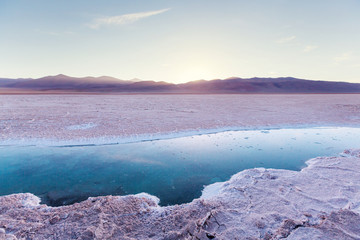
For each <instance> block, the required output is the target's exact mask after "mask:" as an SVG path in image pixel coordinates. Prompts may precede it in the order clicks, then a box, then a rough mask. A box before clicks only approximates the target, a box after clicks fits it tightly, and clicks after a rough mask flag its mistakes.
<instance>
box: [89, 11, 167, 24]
mask: <svg viewBox="0 0 360 240" xmlns="http://www.w3.org/2000/svg"><path fill="white" fill-rule="evenodd" d="M169 10H170V8H166V9H161V10H157V11H150V12H139V13H130V14H124V15H119V16H111V17H103V18H97V19H95V20H94V23H93V24H90V25H89V27H90V28H93V29H98V28H100V27H102V26H106V25H126V24H130V23H133V22H136V21H139V20H140V19H143V18H147V17H151V16H154V15H158V14H161V13H164V12H167V11H169Z"/></svg>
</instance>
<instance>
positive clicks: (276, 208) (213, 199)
mask: <svg viewBox="0 0 360 240" xmlns="http://www.w3.org/2000/svg"><path fill="white" fill-rule="evenodd" d="M307 164H308V166H307V167H306V168H304V169H302V170H301V171H300V172H296V171H288V170H276V169H263V168H259V169H250V170H245V171H242V172H240V173H238V174H236V175H234V176H233V177H232V178H231V179H230V180H229V181H227V182H223V183H215V184H212V185H209V186H207V187H206V188H205V189H204V191H203V195H202V197H201V198H200V199H195V200H194V201H192V202H191V203H188V204H182V205H175V206H168V207H160V206H159V205H158V201H159V200H158V199H157V198H156V197H153V196H150V195H148V194H145V193H142V194H137V195H129V196H122V197H120V196H105V197H94V198H89V199H88V200H86V201H83V202H81V203H76V204H73V205H70V206H62V207H48V206H46V205H41V204H40V199H39V198H37V197H36V196H34V195H32V194H29V193H24V194H13V195H8V196H3V197H0V239H292V240H295V239H360V150H351V151H350V150H348V151H345V152H344V153H343V154H342V155H341V156H339V157H319V158H315V159H311V160H309V161H308V162H307Z"/></svg>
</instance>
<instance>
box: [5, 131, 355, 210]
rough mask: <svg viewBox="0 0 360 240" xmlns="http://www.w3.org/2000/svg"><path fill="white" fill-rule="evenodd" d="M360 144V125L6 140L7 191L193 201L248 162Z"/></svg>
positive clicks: (56, 201)
mask: <svg viewBox="0 0 360 240" xmlns="http://www.w3.org/2000/svg"><path fill="white" fill-rule="evenodd" d="M346 148H360V128H309V129H279V130H266V131H260V130H254V131H229V132H221V133H215V134H207V135H198V136H192V137H181V138H174V139H167V140H154V141H146V142H137V143H126V144H115V145H100V146H56V147H54V146H52V147H49V146H0V195H7V194H12V193H20V192H31V193H34V194H35V195H37V196H40V197H41V199H42V201H43V203H46V204H49V205H51V206H59V205H66V204H71V203H74V202H79V201H82V200H85V199H87V198H88V197H89V196H99V195H125V194H135V193H139V192H147V193H150V194H152V195H155V196H157V197H159V198H160V200H161V202H160V204H161V205H169V204H178V203H184V202H190V201H191V200H192V199H194V198H197V197H199V196H200V195H201V190H202V189H203V186H204V185H208V184H210V183H214V182H218V181H226V180H228V179H229V178H230V176H231V175H233V174H235V173H237V172H239V171H241V170H244V169H248V168H254V167H265V168H280V169H290V170H300V169H301V168H302V167H304V166H305V163H304V162H305V161H306V160H308V159H310V158H313V157H316V156H325V155H336V154H338V153H340V152H342V151H343V150H344V149H346Z"/></svg>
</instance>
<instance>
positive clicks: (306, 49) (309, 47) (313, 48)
mask: <svg viewBox="0 0 360 240" xmlns="http://www.w3.org/2000/svg"><path fill="white" fill-rule="evenodd" d="M317 48H318V46H315V45H308V46H306V47H305V48H304V52H311V51H312V50H315V49H317Z"/></svg>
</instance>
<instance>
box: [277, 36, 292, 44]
mask: <svg viewBox="0 0 360 240" xmlns="http://www.w3.org/2000/svg"><path fill="white" fill-rule="evenodd" d="M295 38H296V36H290V37H286V38H281V39H279V40H277V41H276V42H277V43H289V42H291V41H293V40H294V39H295Z"/></svg>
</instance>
